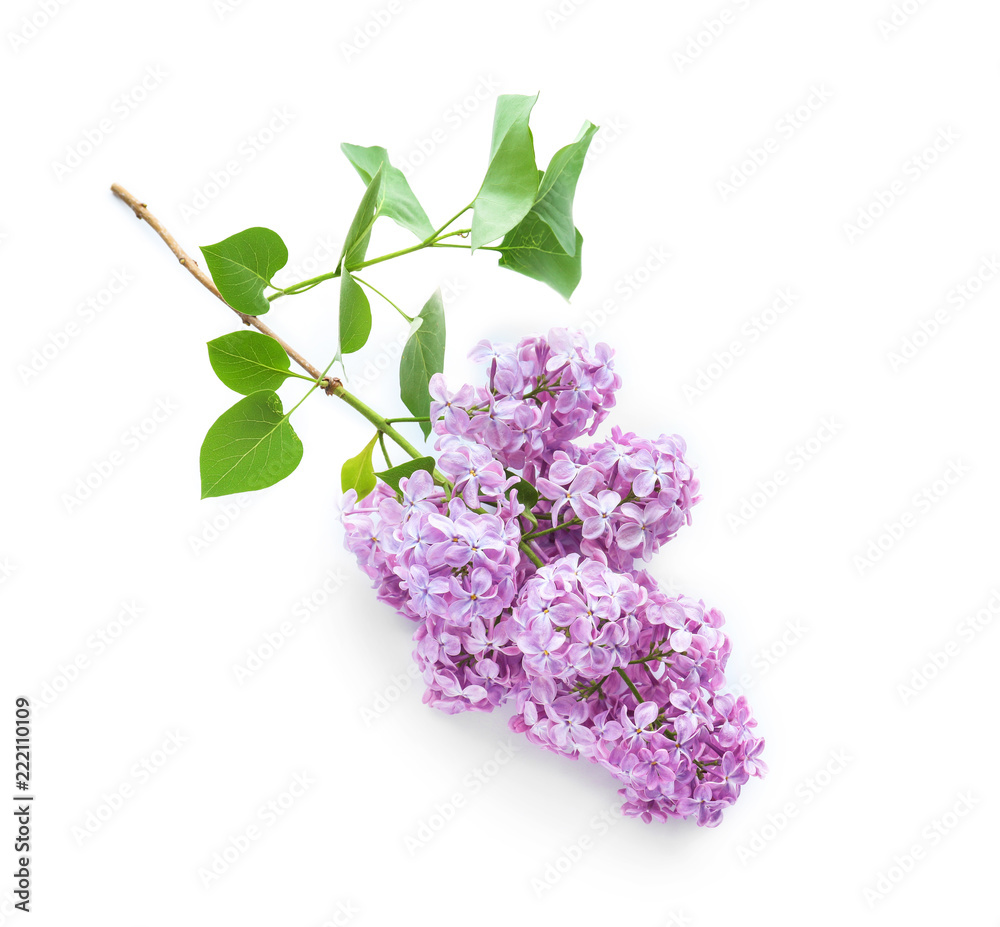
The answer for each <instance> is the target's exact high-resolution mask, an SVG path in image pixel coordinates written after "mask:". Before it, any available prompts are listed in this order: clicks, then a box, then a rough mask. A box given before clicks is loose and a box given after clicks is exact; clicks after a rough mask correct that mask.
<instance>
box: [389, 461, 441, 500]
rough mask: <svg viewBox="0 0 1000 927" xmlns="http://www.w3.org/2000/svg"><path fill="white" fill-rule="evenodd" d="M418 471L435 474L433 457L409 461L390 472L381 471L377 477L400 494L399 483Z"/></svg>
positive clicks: (391, 469)
mask: <svg viewBox="0 0 1000 927" xmlns="http://www.w3.org/2000/svg"><path fill="white" fill-rule="evenodd" d="M418 470H426V471H427V472H428V473H433V472H434V458H433V457H418V458H416V460H407V461H406V462H405V463H401V464H399V465H398V466H396V467H390V468H389V469H388V470H379V471H378V472H377V473H376V474H375V475H376V476H377V477H378V478H379V479H380V480H381V481H382V482H383V483H388V484H389V485H390V486H391V487H392V488H393V489H395V490H396V492H397V493H399V481H400V480H401V479H403V477H410V476H413V474H414V473H416V472H417V471H418Z"/></svg>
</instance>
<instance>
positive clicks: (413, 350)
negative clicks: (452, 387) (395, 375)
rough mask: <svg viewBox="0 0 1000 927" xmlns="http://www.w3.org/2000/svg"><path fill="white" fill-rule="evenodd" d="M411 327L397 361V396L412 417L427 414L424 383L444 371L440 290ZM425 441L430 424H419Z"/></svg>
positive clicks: (429, 399) (428, 395)
mask: <svg viewBox="0 0 1000 927" xmlns="http://www.w3.org/2000/svg"><path fill="white" fill-rule="evenodd" d="M414 322H415V323H419V324H418V325H414V328H413V329H412V330H411V332H410V337H409V338H408V339H407V342H406V344H405V345H404V347H403V355H402V357H400V359H399V397H400V399H402V400H403V403H404V404H405V405H406V408H407V409H409V410H410V412H412V413H413V414H414V415H415V416H418V417H421V418H423V417H425V416H427V415H429V414H430V410H431V396H430V393H429V392H428V391H427V384H428V383H430V379H431V377H432V376H434V374H435V373H441V372H443V371H444V341H445V331H444V302H443V300H442V299H441V291H440V290H437V291H435V293H434V295H433V296H432V297H431V298H430V299H429V300H427V302H426V303H425V304H424V308H423V309H421V310H420V313H419V314H418V315H417V317H416V319H414ZM420 429H421V431H423V433H424V437H425V438H426V437H427V436H428V435H429V434H430V433H431V426H430V422H421V423H420Z"/></svg>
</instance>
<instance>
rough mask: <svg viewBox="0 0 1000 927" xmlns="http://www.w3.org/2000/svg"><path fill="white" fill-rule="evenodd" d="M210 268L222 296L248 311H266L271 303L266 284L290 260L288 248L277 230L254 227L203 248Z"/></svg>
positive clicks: (252, 312)
mask: <svg viewBox="0 0 1000 927" xmlns="http://www.w3.org/2000/svg"><path fill="white" fill-rule="evenodd" d="M201 253H202V254H203V255H205V263H206V264H207V265H208V272H209V273H210V274H211V275H212V279H213V280H214V281H215V285H216V286H217V287H218V288H219V292H220V293H221V294H222V298H223V299H224V300H225V301H226V302H227V303H229V305H230V306H232V307H233V308H234V309H236V310H237V311H239V312H243V313H245V314H246V315H263V314H264V313H265V312H267V310H268V309H269V308H270V307H271V304H270V303H269V302H268V301H267V300H266V299H265V298H264V287H265V286H268V285H270V283H271V278H272V277H273V276H274V275H275V274H276V273H277V272H278V271H279V270H281V268H282V267H284V266H285V264H286V263H287V261H288V249H287V248H286V247H285V243H284V242H283V241H282V240H281V237H280V236H279V235H278V234H277V232H272V231H271V230H270V229H265V228H260V227H255V228H252V229H246V230H244V231H242V232H237V233H236V234H235V235H232V236H231V237H229V238H227V239H225V240H224V241H220V242H218V244H214V245H205V247H203V248H202V249H201Z"/></svg>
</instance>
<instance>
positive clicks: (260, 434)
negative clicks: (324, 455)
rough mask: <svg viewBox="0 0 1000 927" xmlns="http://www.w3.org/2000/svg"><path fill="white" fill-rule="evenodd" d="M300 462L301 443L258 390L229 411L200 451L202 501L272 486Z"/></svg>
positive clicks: (271, 399)
mask: <svg viewBox="0 0 1000 927" xmlns="http://www.w3.org/2000/svg"><path fill="white" fill-rule="evenodd" d="M301 459H302V442H301V441H300V440H299V436H298V435H297V434H295V432H294V431H293V430H292V426H291V425H290V424H289V422H288V416H287V415H286V414H284V413H283V412H282V409H281V400H280V399H279V398H278V394H277V393H275V392H274V391H273V390H269V389H262V390H258V391H257V392H256V393H251V394H250V395H249V396H246V397H244V398H243V399H241V400H240V401H239V402H238V403H236V405H234V406H233V407H232V408H231V409H227V410H226V411H225V412H223V413H222V415H220V416H219V417H218V418H217V419H216V420H215V424H214V425H212V427H211V428H209V429H208V434H207V435H205V440H204V442H203V443H202V445H201V497H202V499H206V498H208V497H209V496H225V495H228V494H229V493H233V492H246V491H248V490H252V489H263V488H264V487H265V486H273V485H274V484H275V483H277V482H278V481H279V480H283V479H284V478H285V477H286V476H288V474H289V473H291V472H292V471H293V470H294V469H295V468H296V467H297V466H298V465H299V461H300V460H301Z"/></svg>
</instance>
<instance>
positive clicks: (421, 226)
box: [340, 142, 434, 240]
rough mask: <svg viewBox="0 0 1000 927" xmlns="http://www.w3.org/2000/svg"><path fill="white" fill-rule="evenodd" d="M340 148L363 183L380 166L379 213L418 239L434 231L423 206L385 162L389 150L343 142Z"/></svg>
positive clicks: (396, 172) (394, 170)
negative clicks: (382, 190)
mask: <svg viewBox="0 0 1000 927" xmlns="http://www.w3.org/2000/svg"><path fill="white" fill-rule="evenodd" d="M340 150H341V151H342V152H344V154H345V155H347V160H348V161H350V162H351V164H353V165H354V169H355V170H356V171H357V172H358V174H360V175H361V179H362V180H363V181H364V182H365V183H366V184H369V183H371V182H372V178H373V177H374V176H375V174H376V173H377V172H378V169H379V168H380V167H381V168H382V173H383V175H384V177H385V180H384V181H383V184H384V186H385V199H384V200H383V202H382V215H383V216H388V217H389V218H390V219H392V220H393V221H394V222H397V223H398V224H399V225H401V226H402V227H403V228H404V229H409V230H410V231H411V232H413V234H414V235H416V236H417V238H419V239H421V240H423V239H425V238H430V236H431V235H432V234H434V226H432V225H431V220H430V219H428V218H427V213H425V212H424V207H423V206H421V205H420V203H419V202H418V201H417V198H416V196H414V194H413V191H412V190H411V189H410V184H409V182H408V181H407V179H406V177H405V176H404V174H403V172H402V171H401V170H400V169H399V168H398V167H393V166H392V164H391V163H390V162H389V152H387V151H386V150H385V149H384V148H380V147H379V146H377V145H372V146H371V147H369V148H362V147H361V146H360V145H348V144H347V142H344V143H343V144H342V145H341V146H340Z"/></svg>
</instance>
